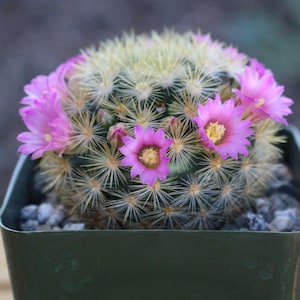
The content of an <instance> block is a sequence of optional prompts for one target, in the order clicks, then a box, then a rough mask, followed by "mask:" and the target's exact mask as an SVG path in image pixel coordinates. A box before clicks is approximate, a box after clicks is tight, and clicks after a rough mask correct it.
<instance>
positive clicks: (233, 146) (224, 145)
mask: <svg viewBox="0 0 300 300" xmlns="http://www.w3.org/2000/svg"><path fill="white" fill-rule="evenodd" d="M243 112H244V108H243V107H242V106H235V102H234V100H233V99H229V100H227V101H225V102H224V103H222V102H221V99H220V96H219V95H218V94H217V95H216V98H215V100H213V99H208V100H207V103H206V104H205V105H202V104H199V106H198V117H195V118H194V121H195V122H196V123H197V125H198V127H199V133H200V136H201V140H202V142H203V144H204V146H205V147H206V148H208V149H212V150H215V151H216V152H217V153H219V154H220V156H221V158H222V159H226V158H227V157H232V158H234V159H238V154H243V155H248V149H247V147H246V146H247V145H249V144H250V142H249V140H248V139H247V137H249V136H250V135H251V134H252V133H253V130H252V129H250V128H249V127H250V126H251V122H250V121H248V120H242V119H241V118H242V114H243Z"/></svg>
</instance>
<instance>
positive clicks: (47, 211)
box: [37, 203, 53, 224]
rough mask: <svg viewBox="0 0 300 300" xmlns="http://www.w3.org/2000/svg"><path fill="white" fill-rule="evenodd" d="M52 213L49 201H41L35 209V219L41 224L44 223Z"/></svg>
mask: <svg viewBox="0 0 300 300" xmlns="http://www.w3.org/2000/svg"><path fill="white" fill-rule="evenodd" d="M52 213H53V206H52V205H51V204H50V203H42V204H41V205H40V206H39V207H38V210H37V219H38V221H39V222H40V223H41V224H44V223H46V221H47V220H48V219H49V218H50V216H51V214H52Z"/></svg>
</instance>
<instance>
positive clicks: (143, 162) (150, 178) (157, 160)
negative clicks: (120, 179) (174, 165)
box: [120, 125, 172, 186]
mask: <svg viewBox="0 0 300 300" xmlns="http://www.w3.org/2000/svg"><path fill="white" fill-rule="evenodd" d="M134 132H135V138H132V137H129V136H124V137H123V143H124V146H122V147H121V148H120V152H121V153H122V154H124V155H125V158H124V159H123V160H122V161H121V164H122V165H124V166H131V167H132V168H131V171H130V175H131V178H133V177H135V176H137V175H139V176H140V180H141V182H142V183H143V184H149V185H150V186H152V185H153V184H154V183H155V181H156V180H157V178H158V179H160V180H166V178H167V175H169V173H170V170H169V169H168V163H169V161H170V159H169V158H168V157H166V153H167V150H168V148H169V147H170V145H171V143H172V141H171V140H170V139H166V138H165V134H164V131H163V129H161V128H160V129H158V130H157V132H155V131H154V130H153V129H152V128H151V127H149V128H147V129H143V127H141V126H138V125H137V126H135V130H134Z"/></svg>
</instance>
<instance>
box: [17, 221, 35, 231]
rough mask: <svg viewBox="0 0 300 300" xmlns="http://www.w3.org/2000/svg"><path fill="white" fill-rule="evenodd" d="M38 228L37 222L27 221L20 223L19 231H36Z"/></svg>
mask: <svg viewBox="0 0 300 300" xmlns="http://www.w3.org/2000/svg"><path fill="white" fill-rule="evenodd" d="M38 226H39V222H38V220H31V219H29V220H27V221H25V222H23V223H21V226H20V229H21V230H22V231H36V229H37V227H38Z"/></svg>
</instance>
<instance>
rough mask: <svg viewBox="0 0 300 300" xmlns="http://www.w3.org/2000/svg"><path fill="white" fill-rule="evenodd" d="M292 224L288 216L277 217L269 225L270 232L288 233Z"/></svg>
mask: <svg viewBox="0 0 300 300" xmlns="http://www.w3.org/2000/svg"><path fill="white" fill-rule="evenodd" d="M293 225H294V222H293V221H292V220H291V218H290V217H288V216H278V217H276V218H275V219H274V220H273V221H272V222H271V224H270V230H271V231H290V230H292V228H293Z"/></svg>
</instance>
